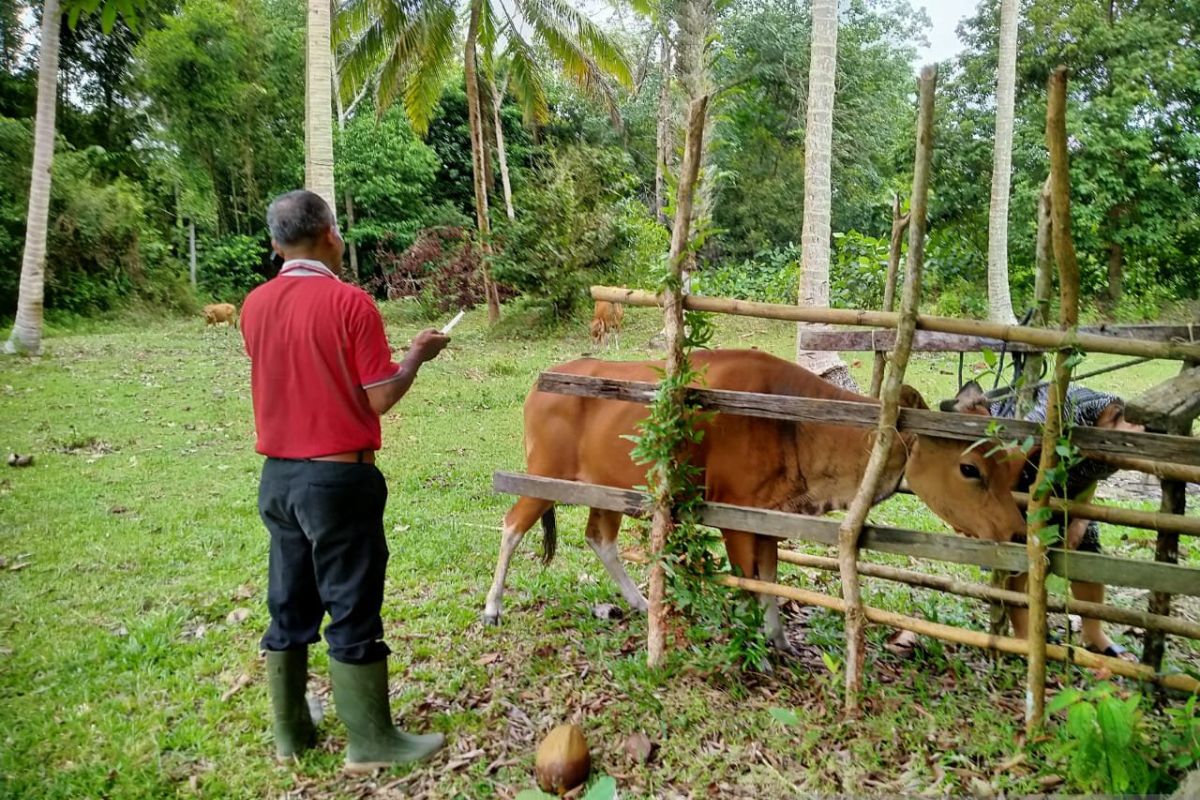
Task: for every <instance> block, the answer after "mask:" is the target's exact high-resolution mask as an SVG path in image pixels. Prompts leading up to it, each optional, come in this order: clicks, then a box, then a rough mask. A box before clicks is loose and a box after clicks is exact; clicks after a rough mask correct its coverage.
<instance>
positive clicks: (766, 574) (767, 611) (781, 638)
mask: <svg viewBox="0 0 1200 800" xmlns="http://www.w3.org/2000/svg"><path fill="white" fill-rule="evenodd" d="M754 539H755V541H754V552H755V561H756V562H757V567H758V579H759V580H760V581H766V582H768V583H778V580H777V579H778V577H779V543H778V542H777V541H776V540H775V539H774V538H773V537H770V536H756V537H754ZM758 599H759V602H760V603H762V604H763V628H764V629H765V630H766V634H767V639H768V640H769V641H770V642H771V644H772V645H773V646H774V647H775V649H776V650H778V651H779V652H780V653H785V654H787V655H790V656H795V655H799V653H798V652H797V651H796V648H794V647H792V645H791V643H790V642H788V640H787V634H786V633H784V630H783V620H782V619H780V616H779V598H778V597H776V596H775V595H773V594H762V595H759V596H758Z"/></svg>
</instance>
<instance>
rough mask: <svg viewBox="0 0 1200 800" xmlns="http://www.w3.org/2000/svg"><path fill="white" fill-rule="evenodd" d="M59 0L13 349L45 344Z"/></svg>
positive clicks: (42, 89)
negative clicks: (43, 324)
mask: <svg viewBox="0 0 1200 800" xmlns="http://www.w3.org/2000/svg"><path fill="white" fill-rule="evenodd" d="M61 25H62V14H61V13H59V6H58V0H46V3H45V6H43V8H42V40H41V48H40V54H39V56H38V93H37V119H36V120H35V122H34V133H33V171H32V176H31V177H30V181H29V210H28V213H27V214H26V216H25V252H24V255H23V256H22V259H21V286H20V291H19V293H18V295H17V317H16V320H15V321H14V322H13V329H12V333H11V334H10V335H9V337H8V341H7V342H6V343H5V345H4V352H5V353H10V354H28V355H37V354H38V353H40V352H41V350H42V310H43V308H42V304H43V302H44V301H45V297H46V272H45V268H46V228H47V226H48V224H49V220H50V176H51V170H52V168H53V165H54V115H55V113H56V111H57V100H58V31H59V27H60V26H61Z"/></svg>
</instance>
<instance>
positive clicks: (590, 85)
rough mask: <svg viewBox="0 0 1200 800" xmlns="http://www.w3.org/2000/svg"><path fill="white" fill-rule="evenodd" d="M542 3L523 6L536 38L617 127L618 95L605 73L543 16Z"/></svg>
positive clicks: (538, 0) (536, 1)
mask: <svg viewBox="0 0 1200 800" xmlns="http://www.w3.org/2000/svg"><path fill="white" fill-rule="evenodd" d="M544 2H545V0H530V2H527V4H526V5H524V6H522V10H523V11H524V13H525V18H526V20H527V21H528V22H529V24H530V26H531V27H532V28H533V31H534V34H535V35H536V37H537V39H538V40H539V41H540V42H541V44H543V45H544V46H545V48H546V50H547V51H549V53H550V55H551V57H552V58H554V60H555V61H557V62H558V64H559V68H560V69H561V70H562V72H563V74H564V75H566V76H567V78H568V79H569V80H570V81H572V82H573V83H574V84H575V85H576V86H578V87H579V88H580V89H581V90H583V91H584V92H585V93H587V94H588V95H590V96H592V97H593V98H595V99H596V100H598V101H600V102H601V103H603V104H604V105H605V107H607V108H608V111H609V114H610V115H611V116H612V117H613V120H614V122H616V123H618V124H619V120H620V116H619V113H618V102H617V96H616V93H615V92H614V91H613V88H612V86H611V85H610V84H609V82H608V78H607V75H606V70H605V69H604V68H603V67H602V66H601V65H600V64H599V63H598V62H597V61H596V59H595V58H593V57H592V54H591V53H590V52H588V50H587V49H585V47H584V44H583V42H581V41H580V40H578V39H576V37H575V36H573V35H572V31H570V30H568V29H566V28H565V27H564V25H563V24H562V21H561V20H560V19H559V18H557V17H554V16H550V15H547V14H545V13H543V12H544V6H543V3H544Z"/></svg>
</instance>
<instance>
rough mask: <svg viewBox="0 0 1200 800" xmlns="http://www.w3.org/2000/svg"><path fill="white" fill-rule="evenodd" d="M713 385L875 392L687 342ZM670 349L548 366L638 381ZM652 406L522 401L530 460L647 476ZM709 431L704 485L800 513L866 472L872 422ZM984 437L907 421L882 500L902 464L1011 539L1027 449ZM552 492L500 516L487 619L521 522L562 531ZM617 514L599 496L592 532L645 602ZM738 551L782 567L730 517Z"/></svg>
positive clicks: (953, 514) (912, 477)
mask: <svg viewBox="0 0 1200 800" xmlns="http://www.w3.org/2000/svg"><path fill="white" fill-rule="evenodd" d="M692 361H693V364H695V365H696V367H697V368H699V369H702V370H703V371H704V378H703V383H704V385H705V386H706V387H708V388H712V389H729V390H734V391H743V392H760V393H764V394H779V395H791V396H796V397H812V398H820V399H827V400H844V401H849V402H855V403H878V402H879V401H878V400H875V399H873V398H870V397H866V396H863V395H858V394H854V393H852V392H848V391H845V390H843V389H840V388H838V387H836V386H834V385H833V384H831V383H828V382H826V381H823V380H821V379H820V378H819V377H817V376H816V375H814V374H813V373H811V372H809V371H808V370H806V369H803V368H802V367H800V366H798V365H796V364H794V363H792V362H790V361H785V360H783V359H780V358H776V357H775V356H772V355H768V354H767V353H763V352H760V351H757V350H713V351H706V352H700V353H695V354H693V355H692ZM661 367H662V362H649V361H643V362H611V361H598V360H595V359H580V360H578V361H572V362H570V363H567V364H561V365H559V366H557V367H553V368H552V369H553V371H555V372H565V373H569V374H575V375H594V376H599V377H605V378H618V379H623V380H634V381H657V380H658V376H659V373H658V372H657V369H661ZM900 402H901V405H903V406H906V407H909V408H926V405H925V402H924V400H922V398H921V396H920V394H918V393H917V391H916V390H914V389H912V388H911V387H908V386H906V387H904V388H903V391H902V393H901V400H900ZM645 416H646V407H645V406H643V405H641V404H638V403H629V402H621V401H614V400H600V399H595V398H587V397H574V396H567V395H561V394H551V393H547V392H539V391H537V390H536V389H535V390H534V391H533V392H531V393H530V395H529V397H528V398H527V399H526V401H525V460H526V465H527V469H528V472H529V474H531V475H539V476H544V477H549V478H562V479H566V480H574V481H584V482H588V483H596V484H601V485H603V486H613V487H618V488H622V489H630V488H633V487H635V486H638V485H643V484H645V482H646V467H645V466H644V465H643V466H638V465H637V464H635V463H634V462H633V461H632V459H631V458H630V450H631V449H632V447H633V443H632V442H631V441H629V439H628V438H627V437H628V436H630V435H633V434H635V433H636V432H637V426H638V424H639V423H640V422H641V421H642V420H643V419H644V418H645ZM704 427H705V430H704V437H703V439H702V440H701V441H700V442H699V443H698V444H696V445H695V446H694V447H693V451H692V453H691V461H692V463H693V464H695V465H697V466H699V467H702V468H703V469H704V494H705V499H707V500H708V501H710V502H719V503H732V504H735V505H741V506H751V507H755V508H766V509H777V510H780V511H790V512H795V513H801V514H824V513H826V512H828V511H832V510H835V509H843V508H846V507H847V506H848V505H849V504H850V501H851V500H852V499H853V498H854V495H855V493H856V492H857V491H858V486H859V484H860V483H861V482H862V477H863V473H864V472H865V471H866V466H867V460H868V458H869V457H870V453H871V444H872V441H873V440H874V437H875V431H874V430H872V429H863V428H852V427H847V426H844V425H832V424H826V423H819V422H789V421H785V420H776V419H764V418H761V417H748V416H738V415H732V414H717V415H715V416H714V417H713V418H712V419H711V421H708V422H706V423H705V425H704ZM1008 455H1009V454H1008V453H1007V452H994V451H992V450H991V449H989V448H983V447H976V448H973V449H968V445H967V443H965V442H961V441H953V440H949V439H939V438H934V437H929V436H918V435H915V434H910V433H905V432H903V431H902V432H901V433H900V434H899V436H897V437H896V440H895V443H894V444H893V446H892V450H891V453H890V454H889V456H888V461H887V465H886V467H885V469H884V476H883V479H882V481H881V482H880V489H879V494H878V496H876V497H875V498H874V502H876V503H878V502H881V501H883V500H884V499H886V498H887V497H889V496H890V495H892V494H893V493H894V492H895V491H896V489H897V487H898V486H899V484H900V480H901V478H902V477H906V476H907V479H908V482H909V484H910V485H911V486H912V488H913V490H914V491H915V492H916V493H917V494H918V495H919V496H921V498H922V499H924V500H925V502H926V503H927V504H929V506H930V507H931V508H932V509H933V510H934V511H935V512H936V513H937V514H938V515H939V516H941V517H942V518H943V519H945V520H946V521H947V522H949V523H950V524H951V525H952V526H953V527H954V528H955V529H957V530H959V531H962V532H968V533H969V535H973V536H975V537H977V538H980V539H991V540H995V541H1009V540H1011V539H1012V538H1013V537H1014V536H1015V535H1017V534H1020V533H1022V532H1024V530H1025V521H1024V519H1023V517H1022V516H1021V513H1020V510H1019V509H1018V507H1017V505H1016V503H1015V502H1014V501H1013V498H1012V494H1011V489H1012V486H1013V484H1014V482H1015V480H1016V474H1017V473H1018V472H1019V471H1020V468H1021V459H1009V458H1007V456H1008ZM553 508H554V504H553V503H552V502H551V501H549V500H541V499H538V498H534V497H521V498H519V499H518V500H517V502H516V503H515V504H514V505H513V507H512V509H511V510H510V511H509V512H508V514H507V515H505V517H504V529H503V540H502V542H501V546H500V558H499V561H498V563H497V565H496V574H495V578H494V580H493V583H492V588H491V591H490V592H489V593H488V597H487V606H486V608H485V609H484V621H485V622H489V623H495V622H497V621H499V618H500V613H501V606H502V598H503V594H504V582H505V578H506V576H507V573H508V565H509V561H510V560H511V559H512V555H513V552H514V551H515V550H516V548H517V546H518V545H519V544H520V542H521V538H522V537H523V536H524V535H525V532H526V531H528V530H529V528H530V527H532V526H533V524H534V523H535V522H537V520H538V519H539V518H542V522H543V527H544V529H545V536H546V538H547V544H551V543H552V542H553V537H554V535H555V534H554V518H553ZM621 516H622V515H621V513H620V512H615V511H605V510H602V509H597V508H593V509H592V510H591V514H590V516H589V517H588V522H587V532H586V538H587V542H588V544H589V545H590V546H591V548H592V550H594V551H595V553H596V555H597V556H598V557H599V558H600V561H601V562H602V563H603V564H604V567H605V569H606V570H607V571H608V573H609V575H610V576H611V577H612V578H613V580H614V581H616V583H617V585H618V586H619V587H620V589H621V594H622V595H623V596H624V597H625V599H626V601H627V602H628V603H629V604H630V606H632V607H633V608H635V609H639V610H645V608H646V601H645V599H644V598H643V597H642V594H641V592H640V591H639V590H638V587H637V586H636V585H635V584H634V583H633V581H632V580H630V578H629V575H628V574H626V572H625V568H624V566H623V565H622V564H621V559H620V556H619V554H618V552H617V533H618V531H619V530H620V527H621ZM722 534H723V535H724V539H725V548H726V551H727V553H728V555H729V562H730V564H731V565H732V566H733V567H734V568H735V569H737V570H739V571H740V572H741V574H742V575H744V576H746V577H748V578H757V579H759V580H764V581H774V580H775V579H776V572H777V562H778V551H777V546H778V545H777V540H776V539H774V538H771V537H768V536H757V535H755V534H754V533H751V532H747V531H736V530H723V531H722ZM549 551H550V548H549V547H548V548H547V552H549ZM763 601H764V603H765V606H766V618H765V623H766V629H767V633H768V635H769V637H770V639H771V641H772V643H773V644H774V645H775V646H776V647H777V648H780V649H783V650H789V649H790V647H789V646H788V643H787V639H786V638H785V636H784V633H783V627H782V625H781V623H780V619H779V609H778V605H777V604H776V603H774V602H769V601H768V599H767V598H763Z"/></svg>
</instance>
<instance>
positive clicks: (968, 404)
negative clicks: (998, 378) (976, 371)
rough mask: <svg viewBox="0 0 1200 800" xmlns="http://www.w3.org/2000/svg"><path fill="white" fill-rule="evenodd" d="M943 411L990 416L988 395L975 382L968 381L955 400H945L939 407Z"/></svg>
mask: <svg viewBox="0 0 1200 800" xmlns="http://www.w3.org/2000/svg"><path fill="white" fill-rule="evenodd" d="M938 407H939V408H940V409H941V410H942V411H957V412H958V413H960V414H985V415H986V414H989V413H991V412H990V406H989V403H988V399H987V395H985V394H984V393H983V389H982V388H981V387H980V386H979V384H978V383H976V382H975V381H968V382H967V384H966V385H965V386H963V387H962V388H961V389H959V390H958V394H957V395H955V396H954V399H953V400H944V401H942V403H941V404H939V406H938Z"/></svg>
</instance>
